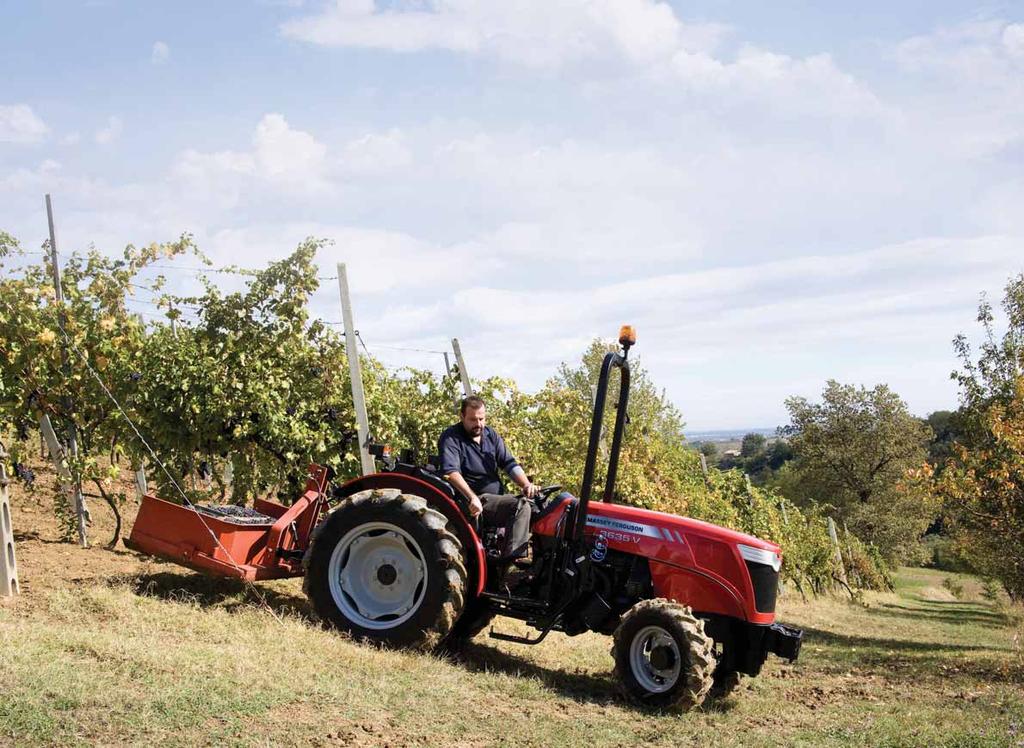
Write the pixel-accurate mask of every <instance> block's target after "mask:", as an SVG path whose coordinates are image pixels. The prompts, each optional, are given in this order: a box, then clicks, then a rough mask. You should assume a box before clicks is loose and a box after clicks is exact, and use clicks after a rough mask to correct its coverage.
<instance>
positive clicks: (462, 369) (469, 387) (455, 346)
mask: <svg viewBox="0 0 1024 748" xmlns="http://www.w3.org/2000/svg"><path fill="white" fill-rule="evenodd" d="M452 350H453V351H455V361H456V363H458V365H459V376H460V377H462V391H463V392H465V393H466V397H472V396H473V395H475V394H476V393H475V392H473V383H472V382H470V381H469V372H468V371H467V370H466V361H465V359H463V358H462V347H461V346H460V345H459V339H458V338H452Z"/></svg>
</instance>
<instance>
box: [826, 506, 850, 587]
mask: <svg viewBox="0 0 1024 748" xmlns="http://www.w3.org/2000/svg"><path fill="white" fill-rule="evenodd" d="M828 536H829V538H831V539H832V548H833V550H834V551H835V558H836V563H837V564H839V578H840V579H841V580H842V582H843V584H845V585H847V586H849V582H848V581H847V579H846V564H844V563H843V552H842V550H840V548H839V536H838V535H837V534H836V523H835V520H833V519H832V518H831V517H829V518H828Z"/></svg>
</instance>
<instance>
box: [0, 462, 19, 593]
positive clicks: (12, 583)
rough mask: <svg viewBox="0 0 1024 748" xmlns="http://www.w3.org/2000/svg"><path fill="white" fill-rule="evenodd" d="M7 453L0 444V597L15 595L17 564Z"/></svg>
mask: <svg viewBox="0 0 1024 748" xmlns="http://www.w3.org/2000/svg"><path fill="white" fill-rule="evenodd" d="M6 463H7V451H6V450H5V449H4V445H3V444H0V596H2V597H10V596H11V595H17V594H18V592H19V589H18V563H17V561H16V559H15V558H14V530H13V528H12V527H11V503H10V501H9V500H8V497H7V482H8V481H7V465H6Z"/></svg>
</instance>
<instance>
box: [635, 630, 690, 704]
mask: <svg viewBox="0 0 1024 748" xmlns="http://www.w3.org/2000/svg"><path fill="white" fill-rule="evenodd" d="M659 647H665V648H667V650H668V654H670V655H671V656H670V657H669V659H670V660H671V663H670V664H668V665H667V666H662V667H658V666H656V665H655V663H653V662H651V655H652V654H653V653H654V651H655V649H658V648H659ZM661 654H664V653H661ZM655 659H658V657H657V656H656V657H655ZM682 659H683V658H682V657H681V655H680V652H679V645H678V644H677V643H676V640H675V638H674V637H673V636H672V635H671V634H670V633H669V632H668V631H666V630H665V629H663V628H662V627H661V626H645V627H644V628H642V629H640V631H638V632H637V634H636V636H634V637H633V642H632V643H631V644H630V645H629V667H630V669H631V670H632V671H633V677H634V678H636V680H637V683H639V684H640V685H641V686H643V688H644V690H646V691H649V692H651V693H664V692H665V691H668V690H669V689H670V688H672V687H673V686H674V685H675V684H676V681H678V680H679V673H680V672H681V670H682Z"/></svg>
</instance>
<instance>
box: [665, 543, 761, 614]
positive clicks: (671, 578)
mask: <svg viewBox="0 0 1024 748" xmlns="http://www.w3.org/2000/svg"><path fill="white" fill-rule="evenodd" d="M648 563H649V565H650V570H651V584H652V586H653V588H654V596H655V597H664V598H666V599H668V600H675V601H676V602H679V603H682V604H683V605H689V606H690V607H691V608H693V610H695V611H698V612H700V613H718V614H720V615H725V616H731V617H732V618H738V619H739V620H741V621H746V620H747V619H748V617H747V613H746V610H744V607H743V601H742V600H741V599H740V596H739V595H738V594H737V593H736V591H735V590H734V589H732V587H731V586H729V585H727V584H723V583H722V582H721V581H719V580H718V579H715V578H714V577H713V576H711V575H710V574H706V573H704V572H702V571H699V570H698V569H693V568H689V569H688V568H685V567H682V566H676V565H675V564H670V563H665V562H664V561H656V560H654V559H653V558H652V559H649V560H648Z"/></svg>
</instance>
